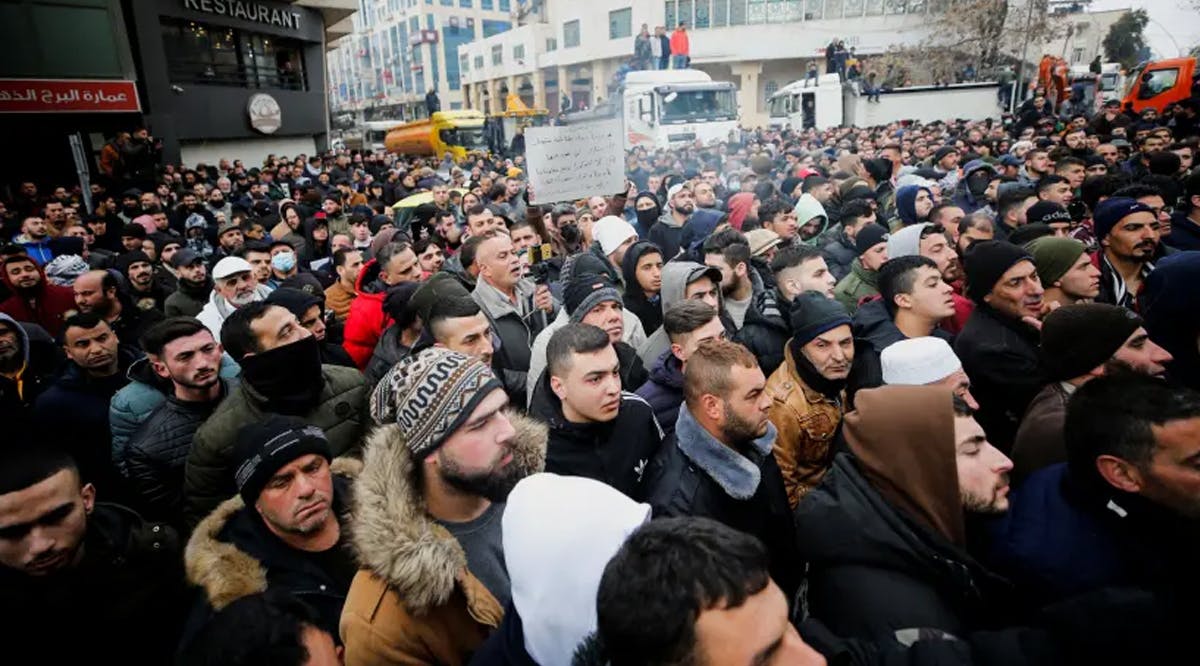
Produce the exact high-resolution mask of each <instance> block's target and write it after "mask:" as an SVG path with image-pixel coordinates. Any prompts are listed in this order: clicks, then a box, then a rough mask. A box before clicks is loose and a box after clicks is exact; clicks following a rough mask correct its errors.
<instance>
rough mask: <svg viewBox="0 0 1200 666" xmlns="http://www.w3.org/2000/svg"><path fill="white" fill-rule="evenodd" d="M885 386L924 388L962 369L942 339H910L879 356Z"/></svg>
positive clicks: (951, 350) (892, 345)
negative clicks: (896, 385) (897, 385)
mask: <svg viewBox="0 0 1200 666" xmlns="http://www.w3.org/2000/svg"><path fill="white" fill-rule="evenodd" d="M879 362H880V364H881V365H882V366H883V383H884V384H899V385H901V386H924V385H926V384H932V383H934V382H940V381H941V380H943V379H945V378H947V377H949V376H950V375H952V374H954V373H955V372H958V371H959V370H962V362H961V361H959V360H958V357H957V356H955V355H954V350H953V349H951V348H950V345H949V344H948V343H947V342H946V341H945V340H943V339H941V338H935V337H932V336H930V337H924V338H909V339H907V340H901V341H900V342H896V343H893V344H891V345H889V346H888V347H887V348H886V349H884V350H883V353H882V354H880V355H879Z"/></svg>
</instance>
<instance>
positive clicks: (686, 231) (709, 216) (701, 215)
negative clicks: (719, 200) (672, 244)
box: [679, 208, 725, 261]
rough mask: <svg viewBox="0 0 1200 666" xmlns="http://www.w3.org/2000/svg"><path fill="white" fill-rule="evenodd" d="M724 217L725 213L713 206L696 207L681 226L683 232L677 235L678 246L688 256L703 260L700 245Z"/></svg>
mask: <svg viewBox="0 0 1200 666" xmlns="http://www.w3.org/2000/svg"><path fill="white" fill-rule="evenodd" d="M724 217H725V213H723V212H721V211H719V210H715V209H713V208H697V209H696V212H694V213H692V216H691V217H690V218H689V219H688V222H687V225H686V226H685V227H684V228H683V233H681V234H680V235H679V247H680V248H682V249H683V252H684V254H686V255H688V256H689V257H691V258H693V259H696V260H699V261H704V255H703V253H702V252H700V246H701V245H703V244H704V239H705V238H708V237H709V236H710V235H712V232H713V231H715V230H716V228H717V225H718V224H720V223H721V220H722V219H723V218H724Z"/></svg>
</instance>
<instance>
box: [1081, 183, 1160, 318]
mask: <svg viewBox="0 0 1200 666" xmlns="http://www.w3.org/2000/svg"><path fill="white" fill-rule="evenodd" d="M1092 223H1093V225H1094V226H1095V229H1096V239H1097V240H1099V241H1100V250H1101V252H1100V256H1099V262H1100V295H1099V296H1097V297H1096V301H1097V302H1099V303H1112V304H1113V305H1120V306H1121V307H1125V308H1129V309H1130V310H1135V311H1136V310H1137V294H1138V292H1139V291H1140V290H1141V288H1142V282H1143V281H1145V279H1146V276H1148V275H1150V272H1151V271H1153V270H1154V264H1153V263H1151V261H1152V260H1153V259H1154V256H1155V254H1157V252H1158V242H1159V219H1158V215H1157V214H1156V213H1155V212H1154V209H1152V208H1150V207H1149V206H1147V205H1146V204H1143V203H1138V201H1136V200H1134V199H1130V198H1128V197H1112V198H1110V199H1105V200H1104V201H1102V202H1100V204H1098V205H1097V206H1096V211H1095V213H1094V214H1093V215H1092Z"/></svg>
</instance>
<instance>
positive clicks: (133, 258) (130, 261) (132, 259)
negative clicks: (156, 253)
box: [113, 250, 151, 277]
mask: <svg viewBox="0 0 1200 666" xmlns="http://www.w3.org/2000/svg"><path fill="white" fill-rule="evenodd" d="M138 262H146V263H147V264H149V263H151V262H150V257H149V256H147V255H146V253H145V252H142V251H141V250H134V251H132V252H126V253H125V254H122V255H121V256H119V257H117V258H116V259H115V260H114V261H113V268H115V269H117V270H118V271H121V275H124V276H125V277H129V267H130V266H132V265H134V264H136V263H138Z"/></svg>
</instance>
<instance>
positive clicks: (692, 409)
mask: <svg viewBox="0 0 1200 666" xmlns="http://www.w3.org/2000/svg"><path fill="white" fill-rule="evenodd" d="M766 383H767V379H766V377H765V376H763V373H762V370H759V368H758V361H757V360H755V358H754V355H753V354H751V353H750V352H749V351H748V350H747V349H746V348H745V347H743V346H741V345H739V344H737V343H736V342H729V341H726V340H720V339H718V340H710V341H705V342H703V343H701V344H700V345H699V347H697V349H696V350H695V352H694V353H693V354H692V355H691V356H690V357H689V358H688V364H687V368H686V369H685V371H684V387H683V391H684V397H685V402H686V405H685V407H684V408H683V409H681V410H680V412H679V417H678V425H677V426H676V428H675V430H674V432H673V433H672V434H670V435H668V436H667V438H666V439H665V440H664V441H663V444H662V448H661V449H660V450H659V452H658V455H657V456H656V457H655V458H654V461H653V462H652V463H651V465H650V470H649V471H648V472H647V480H646V489H645V492H646V501H647V502H649V503H650V505H651V506H652V507H654V516H655V517H656V518H662V517H665V516H704V517H706V518H712V519H713V520H716V521H719V522H721V523H724V524H726V525H728V526H730V527H733V528H735V529H738V530H741V531H742V532H745V533H747V534H750V535H753V536H755V537H757V538H758V539H759V540H760V541H762V542H763V543H764V544H766V545H767V549H768V551H769V552H770V558H771V578H772V579H773V580H775V581H776V582H777V583H778V585H779V586H780V588H781V589H783V591H784V594H785V595H787V596H788V597H789V598H790V597H791V596H792V594H793V593H794V592H795V590H796V589H797V588H798V586H799V584H800V579H801V574H802V572H801V569H800V567H799V562H800V560H799V558H798V557H797V552H796V547H795V543H796V541H795V535H794V532H793V529H792V512H791V508H790V507H789V506H788V501H787V491H786V490H785V489H784V485H783V476H782V474H781V473H780V471H779V465H778V464H776V462H775V456H774V455H772V452H771V451H772V446H773V445H774V443H775V439H776V435H777V434H778V433H777V431H776V429H775V426H773V425H772V424H771V422H770V421H769V420H767V410H768V408H769V407H770V406H771V396H770V395H769V394H768V393H767V392H766V390H765V389H766Z"/></svg>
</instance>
